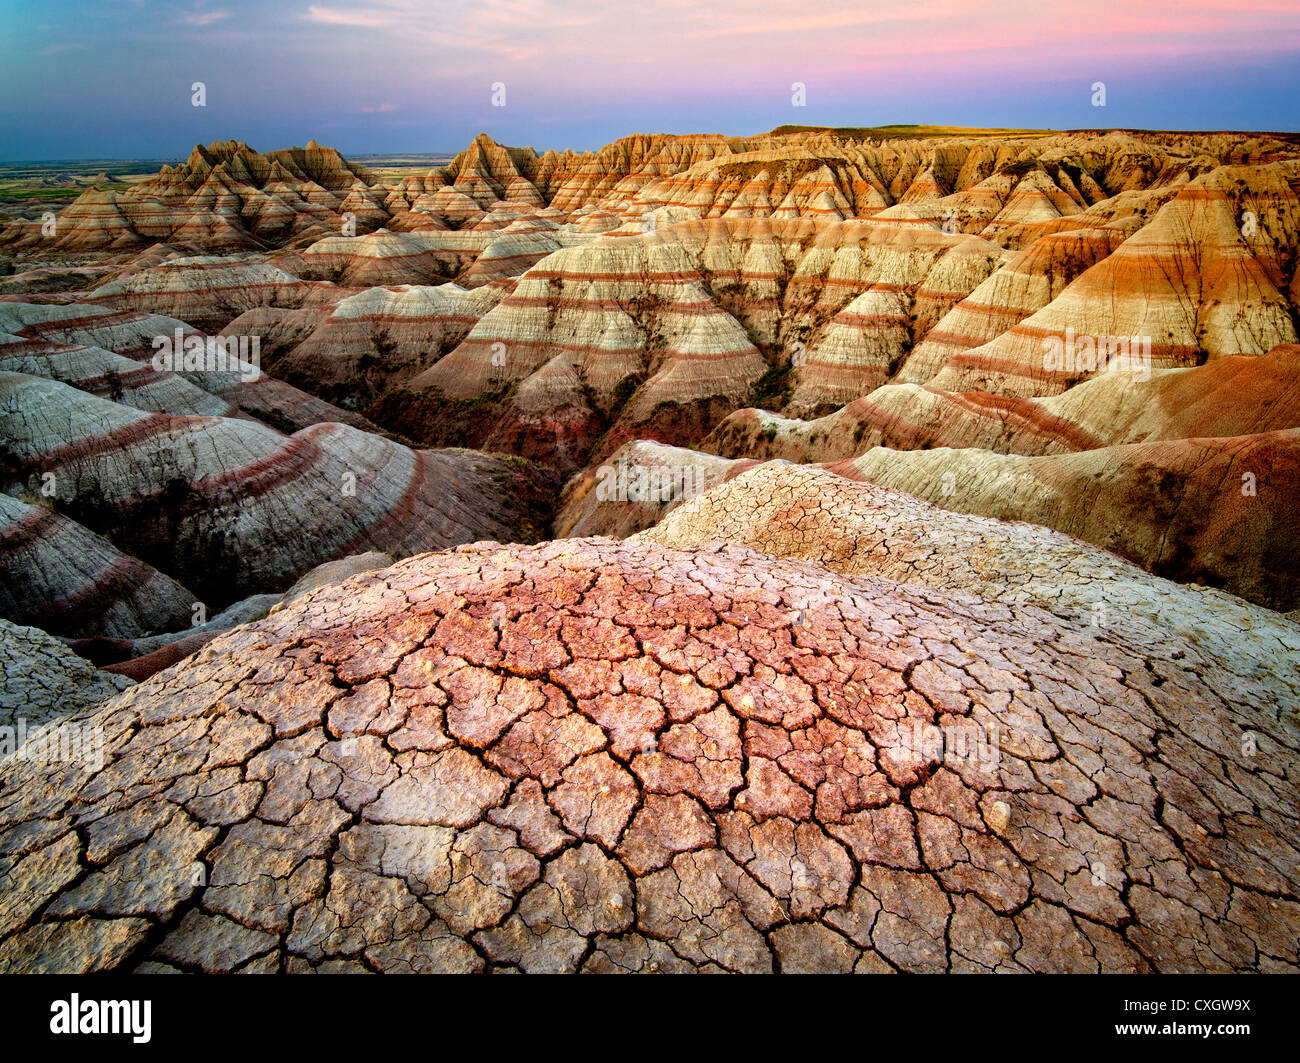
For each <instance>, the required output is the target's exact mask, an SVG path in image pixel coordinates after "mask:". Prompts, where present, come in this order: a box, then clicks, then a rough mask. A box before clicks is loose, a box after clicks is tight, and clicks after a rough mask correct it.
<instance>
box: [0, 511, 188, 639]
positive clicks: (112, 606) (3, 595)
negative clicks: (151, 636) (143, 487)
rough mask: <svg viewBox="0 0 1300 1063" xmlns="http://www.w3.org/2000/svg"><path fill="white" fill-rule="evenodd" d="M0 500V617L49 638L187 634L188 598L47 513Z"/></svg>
mask: <svg viewBox="0 0 1300 1063" xmlns="http://www.w3.org/2000/svg"><path fill="white" fill-rule="evenodd" d="M31 497H32V498H33V501H32V502H24V501H22V500H21V499H19V498H16V497H13V496H12V495H9V494H4V493H0V572H2V573H3V576H4V579H3V580H0V616H3V617H5V618H7V619H8V620H11V621H13V622H15V623H18V624H30V625H33V626H35V627H39V628H41V629H43V630H45V631H49V632H52V633H54V634H56V635H63V636H67V637H69V638H79V637H86V636H94V635H107V636H112V637H115V638H132V637H135V636H137V635H143V634H145V633H147V632H150V631H159V630H168V629H170V628H183V627H188V626H189V624H190V622H191V619H192V612H191V610H192V609H193V606H194V603H195V598H194V595H193V594H191V593H190V592H189V591H188V590H186V589H185V588H184V587H182V586H181V585H180V584H179V583H177V582H176V581H175V580H173V579H172V578H171V577H169V576H166V575H164V574H163V573H162V572H159V571H158V570H157V569H155V568H154V567H153V566H152V565H149V564H146V563H145V562H143V561H141V560H140V559H139V558H136V557H132V556H130V555H128V554H124V553H122V551H120V550H119V549H117V547H115V546H114V545H113V544H112V543H111V542H109V541H108V539H106V538H104V537H103V536H99V535H96V534H95V533H94V532H92V531H90V530H89V529H88V528H85V527H83V526H82V525H80V524H78V523H77V522H76V521H73V520H69V519H68V518H66V517H64V516H61V515H60V514H59V513H57V512H55V511H54V510H53V509H52V508H50V507H51V503H52V498H51V497H49V496H45V495H42V494H41V493H40V492H39V490H38V491H36V492H34V493H32V495H31Z"/></svg>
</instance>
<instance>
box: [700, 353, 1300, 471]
mask: <svg viewBox="0 0 1300 1063" xmlns="http://www.w3.org/2000/svg"><path fill="white" fill-rule="evenodd" d="M1297 426H1300V346H1297V345H1295V344H1279V345H1278V346H1277V347H1274V348H1273V350H1272V351H1270V352H1269V353H1268V354H1266V355H1261V356H1258V357H1255V356H1247V355H1236V356H1229V357H1225V358H1218V359H1215V360H1214V361H1212V362H1207V363H1206V364H1205V365H1202V366H1197V367H1195V368H1191V369H1156V370H1153V371H1152V373H1151V375H1150V378H1149V379H1147V380H1137V379H1133V378H1132V376H1131V375H1127V374H1124V373H1118V372H1116V373H1106V374H1104V375H1101V376H1097V377H1094V378H1093V379H1091V380H1088V381H1085V382H1084V383H1082V384H1078V385H1076V386H1075V387H1073V388H1071V389H1070V390H1069V391H1066V392H1064V393H1063V394H1061V395H1056V396H1053V397H1051V398H1021V397H1016V396H1008V395H995V394H989V393H987V392H980V391H970V392H948V391H941V390H939V389H938V388H934V387H930V386H928V385H926V386H919V385H916V384H889V385H886V386H885V387H882V388H877V389H876V390H875V391H873V392H872V393H871V394H870V395H866V396H864V397H863V398H860V399H855V400H854V401H853V402H851V403H849V404H848V405H847V406H844V407H843V408H842V409H839V410H837V411H835V412H834V413H832V414H828V415H826V416H825V417H820V418H817V419H816V420H811V421H805V420H799V419H795V418H788V417H782V416H779V415H777V414H773V413H768V412H767V411H764V410H758V409H746V410H738V411H737V412H736V413H734V414H732V415H731V416H730V417H728V418H726V419H725V420H724V421H723V422H722V423H721V424H719V425H718V427H717V428H715V429H714V430H713V432H712V433H711V434H710V435H709V437H708V438H707V439H706V440H704V441H703V442H702V443H701V444H700V446H701V449H704V450H708V451H711V452H714V453H717V454H721V455H723V456H725V457H732V458H736V457H750V458H758V459H770V458H785V459H787V460H789V461H798V462H826V461H840V460H843V459H845V458H852V457H855V456H857V455H858V454H861V453H862V452H863V451H864V450H867V449H869V448H871V447H890V448H892V449H894V450H927V449H931V448H934V447H952V448H956V449H961V448H968V447H976V448H981V449H984V450H992V451H997V452H999V453H1004V454H1025V455H1039V454H1061V453H1067V452H1070V451H1078V450H1093V449H1096V448H1098V447H1106V446H1118V445H1121V444H1125V443H1142V442H1147V441H1151V440H1158V439H1189V438H1193V437H1200V436H1244V435H1252V434H1255V433H1259V432H1270V431H1274V430H1278V429H1285V428H1294V427H1297Z"/></svg>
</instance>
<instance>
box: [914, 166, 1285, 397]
mask: <svg viewBox="0 0 1300 1063" xmlns="http://www.w3.org/2000/svg"><path fill="white" fill-rule="evenodd" d="M1298 175H1300V170H1297V168H1296V166H1295V164H1293V163H1278V164H1274V165H1271V166H1267V167H1257V168H1250V169H1247V168H1237V167H1225V168H1221V169H1217V170H1215V171H1213V172H1211V173H1210V174H1208V175H1206V176H1205V177H1203V178H1198V179H1196V180H1193V181H1190V182H1188V183H1187V185H1186V186H1185V187H1184V188H1183V189H1182V191H1180V192H1179V193H1178V195H1176V196H1175V197H1174V198H1173V199H1171V200H1169V202H1167V203H1166V204H1165V205H1164V206H1162V207H1161V208H1160V209H1159V211H1158V212H1157V213H1156V215H1155V217H1154V218H1153V219H1152V220H1151V221H1150V222H1149V223H1147V224H1146V225H1144V226H1143V227H1142V228H1141V229H1140V230H1139V231H1138V232H1136V233H1135V234H1134V235H1132V236H1131V237H1129V238H1128V239H1127V240H1125V241H1124V242H1123V244H1121V245H1120V246H1119V248H1117V249H1116V250H1115V251H1114V252H1112V253H1111V254H1110V255H1108V256H1107V257H1106V258H1104V259H1103V260H1101V261H1099V262H1098V263H1096V264H1095V265H1094V266H1092V267H1090V268H1088V269H1086V270H1084V272H1083V273H1082V274H1080V275H1079V276H1078V277H1077V278H1076V279H1075V280H1074V281H1072V282H1071V283H1070V284H1069V285H1067V286H1066V287H1065V289H1064V290H1062V291H1061V293H1060V294H1059V295H1058V296H1057V297H1056V298H1055V299H1053V300H1052V301H1051V302H1050V303H1048V304H1046V305H1045V306H1043V307H1042V308H1041V309H1039V310H1037V311H1036V312H1035V313H1033V314H1031V315H1030V316H1029V317H1027V318H1025V319H1024V320H1022V321H1020V322H1018V323H1016V324H1014V325H1013V326H1012V327H1010V328H1009V329H1008V330H1007V331H1005V332H1003V333H1001V334H1000V335H998V336H997V337H996V338H995V339H993V340H990V341H989V342H986V343H984V344H982V345H980V346H978V347H974V348H972V349H969V350H966V351H963V352H961V353H956V354H953V355H952V356H951V357H949V358H948V360H947V361H946V362H945V363H944V366H943V368H942V369H941V370H940V371H939V372H938V373H937V374H935V375H934V376H932V377H930V378H929V381H928V382H929V383H932V384H934V385H935V386H936V387H940V388H943V389H944V390H948V391H969V390H984V391H997V392H1000V393H1004V394H1012V395H1054V394H1059V393H1060V392H1062V391H1064V390H1066V389H1067V388H1068V387H1070V386H1071V385H1072V384H1075V383H1077V382H1078V381H1080V380H1083V379H1086V378H1088V377H1089V376H1092V375H1094V374H1095V373H1096V372H1097V368H1096V364H1095V362H1094V363H1092V364H1088V363H1087V362H1086V360H1085V358H1084V357H1083V355H1084V349H1083V347H1082V345H1083V344H1084V343H1086V342H1087V341H1088V340H1091V341H1092V342H1093V343H1100V342H1101V341H1102V340H1105V339H1109V338H1112V337H1118V338H1129V337H1142V338H1145V340H1146V342H1147V343H1149V345H1150V351H1151V354H1150V357H1151V364H1152V365H1153V366H1154V367H1156V368H1170V367H1178V366H1187V365H1196V364H1198V363H1199V362H1202V361H1204V360H1206V359H1207V358H1214V357H1222V356H1225V355H1233V354H1263V353H1265V352H1266V351H1268V350H1269V349H1270V348H1271V347H1273V346H1274V345H1276V344H1278V343H1293V342H1295V340H1296V332H1295V324H1294V321H1293V318H1292V307H1291V304H1290V303H1289V301H1288V298H1287V295H1286V294H1284V292H1285V285H1286V280H1285V272H1284V269H1285V263H1286V261H1287V260H1289V259H1291V258H1292V257H1293V256H1294V253H1295V249H1296V246H1297V243H1298V242H1300V237H1298V230H1297V225H1298V224H1300V223H1298V222H1297V220H1296V219H1297V216H1298V215H1300V197H1297V195H1296V193H1295V191H1294V190H1293V188H1292V183H1294V182H1295V181H1296V180H1297V176H1298ZM1246 212H1250V214H1251V216H1252V217H1253V218H1254V221H1253V222H1252V223H1251V224H1246V223H1243V221H1242V220H1241V219H1242V218H1243V217H1244V216H1245V213H1246ZM1067 340H1073V341H1074V342H1073V343H1071V346H1072V347H1073V348H1074V352H1073V353H1074V355H1075V357H1074V358H1070V357H1068V353H1067V358H1066V359H1065V360H1064V364H1062V360H1061V359H1060V358H1059V357H1057V358H1055V359H1054V360H1053V361H1049V359H1048V356H1049V355H1052V354H1054V353H1056V352H1053V351H1052V349H1051V346H1050V345H1051V344H1052V343H1053V342H1054V341H1057V342H1060V343H1061V344H1062V345H1064V344H1065V343H1066V342H1067Z"/></svg>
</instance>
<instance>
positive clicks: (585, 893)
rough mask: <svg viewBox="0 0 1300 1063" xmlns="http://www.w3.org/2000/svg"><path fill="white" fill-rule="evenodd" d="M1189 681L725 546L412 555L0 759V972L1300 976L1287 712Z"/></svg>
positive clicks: (1112, 641)
mask: <svg viewBox="0 0 1300 1063" xmlns="http://www.w3.org/2000/svg"><path fill="white" fill-rule="evenodd" d="M1190 661H1192V659H1191V658H1187V659H1185V660H1180V659H1179V658H1178V656H1177V655H1176V654H1173V655H1169V656H1159V655H1152V654H1149V653H1147V652H1146V648H1145V647H1143V649H1142V652H1137V651H1135V650H1133V649H1131V648H1129V647H1128V646H1127V645H1126V643H1125V642H1124V640H1123V639H1120V638H1116V637H1112V636H1111V635H1109V634H1108V633H1107V632H1106V631H1104V630H1097V629H1089V628H1087V627H1085V626H1083V625H1081V624H1077V623H1072V622H1070V621H1069V620H1067V619H1065V618H1061V617H1055V616H1053V615H1051V614H1050V613H1048V612H1046V611H1045V610H1043V609H1040V608H1036V607H1033V606H1024V607H1020V606H1013V605H1008V604H1005V603H988V604H982V603H979V602H977V601H973V600H971V599H970V597H969V596H960V595H956V594H953V593H950V592H947V591H942V590H936V589H932V588H923V587H914V586H907V585H903V584H898V583H894V582H893V581H891V580H888V579H882V578H876V577H870V576H865V575H858V576H852V575H844V574H837V573H834V572H831V571H829V570H828V569H826V568H823V567H821V566H819V565H816V564H811V563H808V562H804V561H799V560H790V559H786V560H774V559H772V558H770V557H765V556H763V555H760V554H757V553H754V552H752V551H750V550H748V549H744V548H739V547H726V548H716V547H715V548H707V547H706V548H699V549H690V550H682V549H673V548H668V547H664V546H661V545H659V544H655V543H649V542H623V543H620V542H615V541H612V540H605V539H587V540H569V541H561V542H555V543H550V544H546V545H543V546H539V547H530V548H526V547H516V546H511V547H502V546H499V545H497V544H476V545H474V546H471V547H462V548H459V549H457V550H456V551H453V552H446V553H442V554H436V555H426V556H423V557H417V558H412V559H408V560H406V561H403V562H401V563H399V564H398V565H396V566H394V567H392V568H390V569H385V570H382V571H378V572H373V573H366V574H364V575H361V576H358V577H356V578H354V579H352V580H349V581H348V582H346V583H344V584H340V585H333V586H329V587H325V588H321V589H320V590H317V591H314V592H312V593H311V594H309V595H307V596H306V597H304V598H302V599H300V600H299V601H297V602H295V603H294V604H293V605H291V606H289V607H288V608H286V609H285V610H283V611H282V612H279V613H277V614H274V615H273V616H271V617H268V618H267V619H265V620H263V621H260V622H258V623H256V624H253V625H250V626H247V627H243V628H239V629H236V630H234V631H232V632H229V633H226V634H223V635H221V636H219V637H218V638H217V639H216V640H214V641H213V642H212V643H210V644H209V645H208V646H207V647H206V648H205V649H204V650H202V651H201V652H200V653H199V654H198V655H197V656H195V657H193V658H190V659H189V660H187V661H185V662H183V663H181V664H180V665H178V666H177V667H175V668H172V669H169V670H167V671H165V672H163V673H160V674H159V675H158V676H156V677H154V678H153V679H151V680H149V681H147V682H145V683H142V684H140V685H139V686H138V687H135V688H133V689H131V690H129V691H126V692H124V693H122V694H120V695H118V696H116V697H115V698H113V699H112V700H110V701H108V702H106V703H104V704H103V705H101V706H100V707H98V708H97V709H94V710H90V711H87V712H83V713H81V714H80V715H78V716H75V717H73V718H72V719H73V720H75V721H77V722H80V723H91V724H98V725H102V726H103V728H104V732H105V747H104V748H105V766H104V768H103V770H102V771H100V772H98V773H94V774H89V773H86V772H83V771H81V770H80V769H78V768H75V767H70V766H67V765H59V764H40V763H34V762H12V761H11V762H8V763H6V764H4V765H3V767H0V970H7V971H27V970H60V971H85V970H96V969H125V970H164V969H182V970H204V971H227V970H264V971H269V970H284V971H305V970H360V969H366V970H377V971H411V970H415V971H429V970H436V971H477V970H523V971H530V972H531V971H572V970H587V971H624V970H626V971H650V970H658V971H688V970H729V971H767V970H781V971H802V970H817V971H849V970H857V971H890V970H907V971H945V970H954V971H964V970H1031V971H1092V970H1105V971H1150V970H1157V971H1189V970H1190V971H1195V970H1254V969H1260V970H1284V969H1294V968H1296V967H1297V966H1300V897H1298V896H1297V895H1298V894H1300V871H1298V870H1297V868H1298V867H1300V824H1298V823H1297V819H1296V815H1295V809H1296V808H1297V807H1298V806H1300V801H1297V797H1298V796H1300V794H1298V793H1297V778H1296V777H1297V760H1296V750H1297V745H1298V742H1297V728H1296V711H1295V703H1294V701H1293V700H1292V698H1291V696H1290V692H1289V689H1288V690H1286V691H1283V690H1281V689H1279V690H1278V691H1275V692H1273V693H1274V694H1276V695H1277V696H1270V691H1269V690H1267V689H1261V690H1257V691H1256V693H1257V696H1256V697H1253V698H1251V699H1249V700H1243V701H1241V702H1240V703H1235V702H1233V701H1230V700H1229V699H1228V698H1225V697H1223V696H1221V694H1220V693H1219V692H1218V691H1220V690H1224V689H1230V688H1231V687H1232V684H1233V677H1232V675H1231V674H1230V673H1229V670H1230V669H1231V667H1232V660H1231V658H1230V657H1225V658H1223V659H1221V660H1216V661H1215V662H1214V664H1215V670H1216V675H1215V676H1214V677H1213V681H1211V680H1210V679H1209V678H1208V677H1207V678H1202V676H1201V675H1200V674H1198V672H1197V670H1196V667H1201V665H1196V666H1195V667H1194V666H1193V663H1188V662H1190ZM1237 682H1238V683H1239V684H1241V685H1245V683H1246V680H1245V679H1244V678H1239V679H1238V680H1237ZM1251 682H1252V683H1254V684H1255V685H1256V686H1257V687H1258V686H1259V685H1260V684H1261V683H1263V684H1267V682H1268V679H1267V677H1266V676H1265V677H1264V678H1261V674H1260V673H1258V672H1257V673H1256V674H1255V675H1254V676H1253V678H1252V679H1251ZM932 724H933V725H937V726H938V727H940V728H942V729H943V733H944V734H945V735H947V734H956V733H958V732H961V731H963V729H965V731H964V732H963V733H967V734H968V735H969V734H982V735H985V736H986V737H987V736H992V735H995V734H996V736H997V739H996V741H994V743H993V748H996V749H997V755H996V756H991V755H988V747H986V748H985V751H984V754H985V755H981V756H972V755H966V756H963V755H961V747H964V746H965V745H966V743H964V742H954V743H952V744H951V746H950V748H949V752H948V755H946V756H945V754H944V751H943V749H938V750H935V749H934V748H930V747H927V746H926V743H924V742H919V743H918V741H917V740H916V733H917V732H916V730H915V728H916V727H917V726H924V725H932ZM1246 733H1249V734H1250V735H1252V736H1253V738H1252V742H1253V743H1254V747H1255V748H1254V752H1253V754H1251V755H1247V754H1246V753H1245V752H1244V750H1243V734H1246ZM971 748H974V747H971ZM967 752H968V753H969V748H968V749H967Z"/></svg>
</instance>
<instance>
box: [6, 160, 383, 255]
mask: <svg viewBox="0 0 1300 1063" xmlns="http://www.w3.org/2000/svg"><path fill="white" fill-rule="evenodd" d="M374 182H375V179H374V177H373V175H371V174H369V173H368V172H367V171H366V170H365V169H364V168H363V167H360V166H358V165H357V164H355V163H350V162H348V161H347V160H346V159H344V158H343V157H342V156H341V155H339V153H338V152H336V151H334V150H333V149H332V148H322V147H320V146H319V145H318V144H317V143H316V142H315V141H311V142H310V143H308V145H307V147H306V148H293V149H290V150H288V151H276V152H271V153H269V154H266V155H263V154H259V153H258V152H256V151H253V150H251V149H250V148H249V147H248V145H246V144H243V143H240V142H238V141H233V140H232V141H224V142H220V141H219V142H216V143H213V144H210V145H208V146H207V147H206V148H204V147H201V146H196V147H195V148H194V151H193V152H192V153H191V154H190V157H189V158H188V159H187V160H186V161H185V162H184V163H182V164H180V165H178V166H175V167H172V166H164V167H163V169H162V171H161V172H160V173H159V174H158V175H157V176H156V177H153V178H151V179H149V180H147V181H142V182H140V183H139V184H137V185H134V186H132V187H131V188H129V189H127V190H125V191H112V190H105V191H93V190H92V191H87V192H85V193H83V194H82V195H81V196H80V197H79V198H78V199H77V200H76V202H75V203H73V204H72V205H71V206H69V207H67V208H66V209H65V210H64V211H62V212H61V213H60V215H59V216H58V218H57V220H56V224H55V227H54V232H53V233H52V234H49V235H47V234H46V233H45V232H42V230H41V225H40V223H39V222H36V223H31V224H28V225H17V226H11V227H10V228H9V229H8V230H6V232H5V234H4V238H3V239H4V242H7V243H10V244H11V245H13V246H14V247H15V248H16V249H19V250H23V249H32V248H47V249H48V248H53V249H57V250H61V251H122V250H131V249H135V248H138V247H140V246H142V245H146V244H150V243H157V242H163V241H166V242H169V243H172V244H174V245H176V246H178V247H191V248H202V249H205V250H211V251H242V250H246V249H256V248H265V247H272V246H280V245H282V244H284V243H286V242H288V241H291V240H303V239H311V238H313V237H319V236H322V235H324V234H325V233H326V232H328V231H334V232H338V231H339V230H340V227H341V226H342V225H344V224H345V222H346V219H345V217H344V215H345V214H347V213H352V214H353V215H354V217H355V218H356V219H357V221H358V222H359V223H360V224H361V225H365V223H366V221H367V220H368V218H370V217H372V216H373V215H374V214H375V213H376V208H378V207H379V203H378V199H377V196H375V195H373V194H371V192H370V186H371V185H372V184H374ZM377 213H378V215H379V216H380V217H384V216H386V214H385V213H384V212H383V211H382V209H378V210H377ZM372 223H373V222H372Z"/></svg>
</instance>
